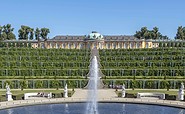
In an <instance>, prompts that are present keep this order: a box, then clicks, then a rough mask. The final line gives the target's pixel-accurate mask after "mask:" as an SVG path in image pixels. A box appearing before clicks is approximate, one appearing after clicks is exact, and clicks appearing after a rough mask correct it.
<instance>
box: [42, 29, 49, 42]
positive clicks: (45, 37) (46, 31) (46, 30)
mask: <svg viewBox="0 0 185 114" xmlns="http://www.w3.org/2000/svg"><path fill="white" fill-rule="evenodd" d="M48 33H50V30H49V29H48V28H41V33H40V35H41V37H42V38H43V39H44V40H47V36H48Z"/></svg>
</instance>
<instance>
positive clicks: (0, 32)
mask: <svg viewBox="0 0 185 114" xmlns="http://www.w3.org/2000/svg"><path fill="white" fill-rule="evenodd" d="M2 31H3V27H2V26H1V25H0V41H1V40H2V37H1V34H2Z"/></svg>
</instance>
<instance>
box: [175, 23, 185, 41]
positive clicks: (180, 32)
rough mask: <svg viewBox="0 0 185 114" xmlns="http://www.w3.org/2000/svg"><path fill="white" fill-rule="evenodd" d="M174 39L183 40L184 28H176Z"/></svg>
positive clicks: (184, 38) (184, 36) (184, 35)
mask: <svg viewBox="0 0 185 114" xmlns="http://www.w3.org/2000/svg"><path fill="white" fill-rule="evenodd" d="M175 39H179V40H185V27H182V26H179V27H178V29H177V33H176V36H175Z"/></svg>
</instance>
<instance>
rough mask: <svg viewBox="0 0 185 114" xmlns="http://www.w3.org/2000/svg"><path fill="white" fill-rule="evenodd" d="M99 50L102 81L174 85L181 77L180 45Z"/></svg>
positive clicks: (184, 73)
mask: <svg viewBox="0 0 185 114" xmlns="http://www.w3.org/2000/svg"><path fill="white" fill-rule="evenodd" d="M99 53H100V60H101V61H100V62H101V65H102V67H101V69H102V72H103V74H104V75H105V80H104V82H105V83H106V84H109V85H110V84H113V85H119V84H122V83H125V84H126V86H127V88H153V89H154V88H155V89H158V88H178V85H179V83H180V82H181V81H184V79H185V56H184V54H185V49H184V48H154V49H117V50H100V51H99ZM174 79H176V80H174Z"/></svg>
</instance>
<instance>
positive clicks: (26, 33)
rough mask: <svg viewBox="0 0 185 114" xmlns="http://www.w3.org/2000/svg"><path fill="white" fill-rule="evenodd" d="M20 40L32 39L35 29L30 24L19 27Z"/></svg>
mask: <svg viewBox="0 0 185 114" xmlns="http://www.w3.org/2000/svg"><path fill="white" fill-rule="evenodd" d="M18 32H19V35H18V36H19V40H28V39H30V40H32V39H33V36H34V29H33V28H30V27H29V26H25V25H22V26H21V28H20V29H19V31H18Z"/></svg>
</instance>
